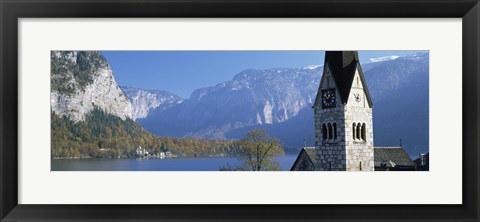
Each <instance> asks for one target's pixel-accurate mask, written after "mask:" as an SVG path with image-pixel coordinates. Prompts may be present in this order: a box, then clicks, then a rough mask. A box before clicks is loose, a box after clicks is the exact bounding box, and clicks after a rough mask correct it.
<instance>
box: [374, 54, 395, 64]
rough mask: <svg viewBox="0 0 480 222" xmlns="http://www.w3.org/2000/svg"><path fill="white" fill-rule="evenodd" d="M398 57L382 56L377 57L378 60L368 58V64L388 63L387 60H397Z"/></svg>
mask: <svg viewBox="0 0 480 222" xmlns="http://www.w3.org/2000/svg"><path fill="white" fill-rule="evenodd" d="M399 57H400V56H396V55H393V56H383V57H378V58H370V59H369V60H370V62H372V63H374V62H383V61H388V60H395V59H398V58H399Z"/></svg>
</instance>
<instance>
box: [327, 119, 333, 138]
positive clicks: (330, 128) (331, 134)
mask: <svg viewBox="0 0 480 222" xmlns="http://www.w3.org/2000/svg"><path fill="white" fill-rule="evenodd" d="M332 136H333V132H332V124H330V123H329V124H328V139H329V140H331V139H332Z"/></svg>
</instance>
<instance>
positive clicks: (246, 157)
mask: <svg viewBox="0 0 480 222" xmlns="http://www.w3.org/2000/svg"><path fill="white" fill-rule="evenodd" d="M238 149H239V152H240V159H241V160H242V161H243V163H244V168H245V170H253V171H262V170H270V171H273V170H280V165H279V163H278V161H276V160H275V156H278V155H283V154H284V150H283V148H282V146H281V145H280V142H279V141H278V139H276V138H273V137H270V136H268V135H267V133H266V132H265V131H264V130H262V129H254V130H250V131H248V132H247V134H246V135H245V137H244V138H243V139H242V140H240V141H238Z"/></svg>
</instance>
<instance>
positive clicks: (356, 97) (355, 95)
mask: <svg viewBox="0 0 480 222" xmlns="http://www.w3.org/2000/svg"><path fill="white" fill-rule="evenodd" d="M353 96H354V97H355V102H357V103H359V102H361V101H362V94H360V93H359V92H358V93H353Z"/></svg>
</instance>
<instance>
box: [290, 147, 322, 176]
mask: <svg viewBox="0 0 480 222" xmlns="http://www.w3.org/2000/svg"><path fill="white" fill-rule="evenodd" d="M316 165H317V161H316V160H315V148H314V147H305V148H303V149H302V150H301V151H300V154H298V157H297V159H296V160H295V162H294V163H293V165H292V168H291V169H290V171H314V170H315V169H316Z"/></svg>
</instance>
